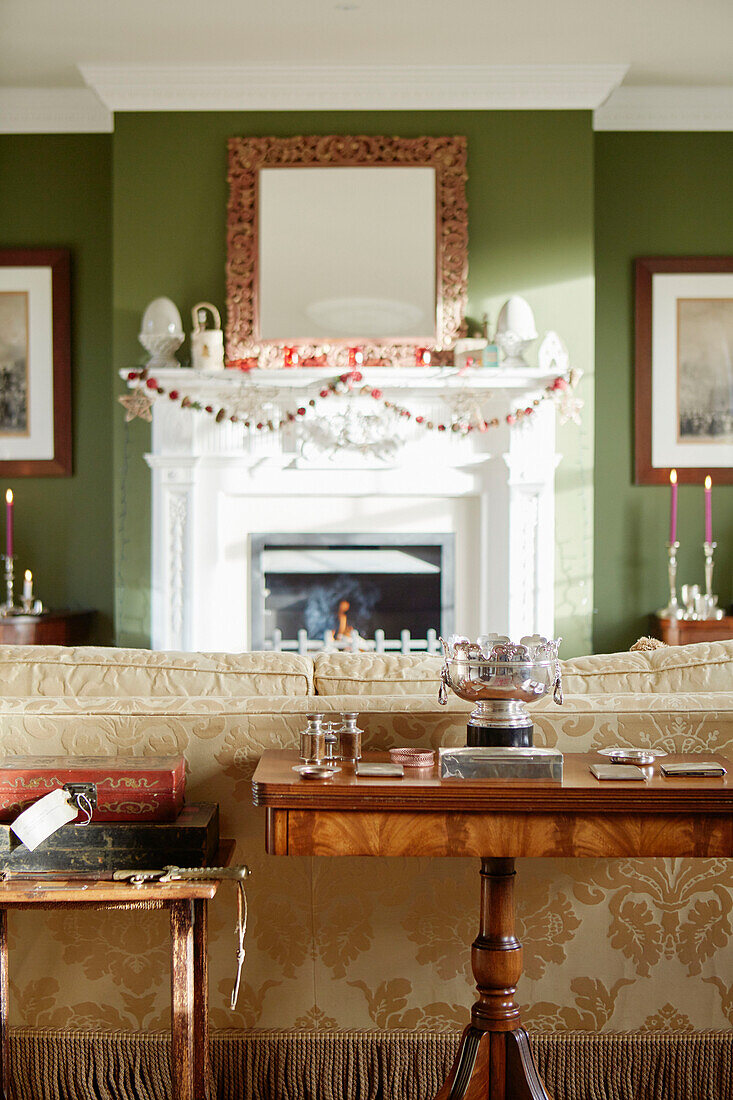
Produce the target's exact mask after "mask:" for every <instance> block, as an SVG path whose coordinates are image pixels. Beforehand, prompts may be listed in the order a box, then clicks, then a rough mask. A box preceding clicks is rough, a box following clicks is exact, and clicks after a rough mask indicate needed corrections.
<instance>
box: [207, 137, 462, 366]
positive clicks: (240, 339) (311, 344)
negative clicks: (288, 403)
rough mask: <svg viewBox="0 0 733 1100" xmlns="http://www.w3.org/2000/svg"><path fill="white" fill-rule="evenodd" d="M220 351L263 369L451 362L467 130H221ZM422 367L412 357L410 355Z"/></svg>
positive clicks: (458, 315) (458, 301) (458, 300)
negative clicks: (272, 133)
mask: <svg viewBox="0 0 733 1100" xmlns="http://www.w3.org/2000/svg"><path fill="white" fill-rule="evenodd" d="M228 181H229V203H228V207H227V320H226V354H227V358H228V360H229V362H230V363H235V362H242V363H246V364H247V367H248V368H250V367H253V366H255V365H256V366H258V367H264V368H274V367H283V366H293V365H295V364H294V363H293V361H292V352H291V351H290V349H291V348H294V349H296V350H297V359H298V364H299V365H301V366H304V367H305V366H311V367H316V366H324V365H328V366H332V367H336V368H338V369H343V368H345V367H347V366H350V365H353V364H352V363H351V352H350V348H354V347H355V346H359V347H360V349H361V351H362V355H363V362H364V364H365V365H367V366H386V365H389V364H392V365H395V366H398V365H403V366H407V365H412V366H414V365H415V364H416V362H417V359H418V355H417V354H416V348H417V349H423V348H424V349H425V350H426V353H427V352H429V354H430V361H431V364H432V365H436V364H441V363H448V362H451V361H452V357H451V348H452V347H453V344H454V343H455V340H456V339H457V337H458V334H459V332H460V330H461V325H462V322H463V318H464V317H465V311H466V289H467V287H466V283H467V275H468V207H467V203H466V139H465V138H464V137H462V136H453V137H450V136H447V135H446V136H443V137H418V138H401V137H384V136H375V135H364V134H361V135H346V134H329V135H325V136H324V135H316V134H312V135H310V136H308V135H300V136H296V137H285V138H276V137H238V138H230V139H229V163H228ZM419 358H420V362H421V363H424V362H425V361H426V360H425V359H424V358H423V353H422V352H421V353H420V355H419Z"/></svg>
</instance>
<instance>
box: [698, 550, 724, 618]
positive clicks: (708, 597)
mask: <svg viewBox="0 0 733 1100" xmlns="http://www.w3.org/2000/svg"><path fill="white" fill-rule="evenodd" d="M717 545H718V544H717V542H707V540H706V541H705V542H704V543H703V544H702V548H703V552H704V554H705V596H704V600H705V618H706V619H722V618H723V612H722V610H721V609H720V608H719V607H718V597H717V596H714V595H713V551H714V550H715V547H716V546H717Z"/></svg>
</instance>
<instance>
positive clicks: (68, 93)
mask: <svg viewBox="0 0 733 1100" xmlns="http://www.w3.org/2000/svg"><path fill="white" fill-rule="evenodd" d="M113 129H114V122H113V119H112V114H111V112H110V111H109V110H108V109H107V108H106V107H105V106H104V104H103V103H101V102H100V101H99V99H98V98H97V96H96V95H95V93H94V92H93V91H92V90H91V89H89V88H0V134H108V133H111V131H112V130H113Z"/></svg>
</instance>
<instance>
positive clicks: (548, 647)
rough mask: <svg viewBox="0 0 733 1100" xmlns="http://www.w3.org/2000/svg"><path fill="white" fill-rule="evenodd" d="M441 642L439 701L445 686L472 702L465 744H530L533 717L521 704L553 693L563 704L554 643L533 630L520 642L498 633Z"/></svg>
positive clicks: (443, 699)
mask: <svg viewBox="0 0 733 1100" xmlns="http://www.w3.org/2000/svg"><path fill="white" fill-rule="evenodd" d="M440 641H441V644H442V646H443V656H444V662H443V668H442V669H441V677H440V679H441V683H440V689H439V692H438V702H439V703H442V704H443V705H445V703H446V702H447V700H448V693H447V689H448V688H450V690H451V691H453V692H454V693H455V694H456V695H457V696H458V697H459V698H460V699H465V700H466V701H467V702H469V703H475V704H476V705H475V706H474V708H473V710H472V711H471V715H470V718H469V722H468V740H467V743H468V745H509V746H521V747H526V746H530V745H531V744H532V719H531V717H530V715H529V713H528V712H527V709H526V704H527V703H533V702H536V701H537V700H538V699H542V698H543V697H544V696H545V695H549V693H550V692H552V693H553V698H554V700H555V702H556V703H557V704H558V705H560V704H561V703H562V679H561V673H560V662H559V660H558V656H557V653H558V649H559V646H560V642H561V641H562V639H560V638H557V639H555V640H554V641H553V640H548V639H547V638H543V637H542V636H541V635H539V634H532V635H530V636H528V637H525V638H522V639H521V641H520V642H519V643H514V642H511V641H510V640H509V639H508V638H506V637H503V636H500V635H496V634H494V635H485V636H484V637H481V638H479V639H478V641H477V642H470V641H469V640H468V639H467V638H463V637H460V636H456V635H452V636H451V637H450V638H449V639H448V641H447V642H446V641H445V640H444V639H443V638H441V639H440Z"/></svg>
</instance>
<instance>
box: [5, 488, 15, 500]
mask: <svg viewBox="0 0 733 1100" xmlns="http://www.w3.org/2000/svg"><path fill="white" fill-rule="evenodd" d="M5 503H6V504H12V503H13V490H12V489H8V491H7V493H6V494H5Z"/></svg>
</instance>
